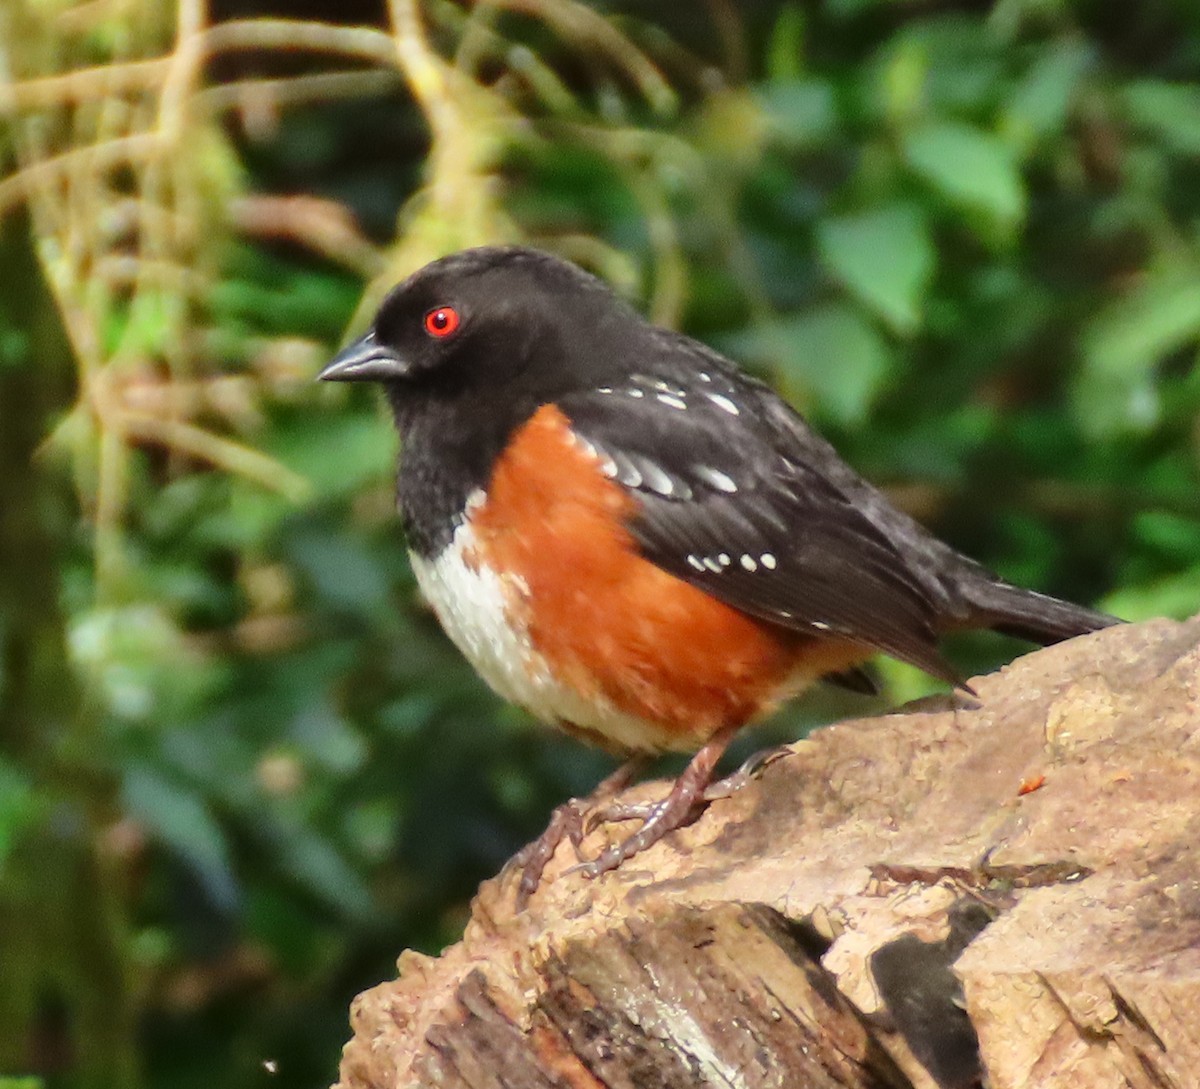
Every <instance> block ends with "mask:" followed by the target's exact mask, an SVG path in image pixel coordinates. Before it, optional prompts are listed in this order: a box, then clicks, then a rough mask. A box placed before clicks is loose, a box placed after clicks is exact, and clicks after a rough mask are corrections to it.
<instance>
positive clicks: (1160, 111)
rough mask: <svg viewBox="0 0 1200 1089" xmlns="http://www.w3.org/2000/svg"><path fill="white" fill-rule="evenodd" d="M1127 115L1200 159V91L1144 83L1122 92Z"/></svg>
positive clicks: (1186, 86) (1191, 86)
mask: <svg viewBox="0 0 1200 1089" xmlns="http://www.w3.org/2000/svg"><path fill="white" fill-rule="evenodd" d="M1121 98H1122V100H1123V102H1124V106H1125V113H1126V116H1127V117H1128V118H1129V120H1130V121H1131V122H1132V123H1133V124H1134V125H1136V126H1138V127H1140V128H1144V129H1147V130H1149V131H1150V132H1153V133H1155V134H1157V135H1158V136H1159V137H1160V138H1161V139H1162V140H1163V142H1164V143H1165V144H1167V146H1168V147H1170V148H1171V149H1172V150H1173V151H1176V152H1179V153H1180V154H1182V155H1200V87H1197V86H1196V85H1195V84H1194V83H1192V84H1182V83H1164V82H1161V81H1159V80H1150V79H1148V80H1142V81H1141V82H1138V83H1131V84H1130V85H1129V86H1128V87H1126V88H1125V89H1124V91H1123V92H1122V95H1121Z"/></svg>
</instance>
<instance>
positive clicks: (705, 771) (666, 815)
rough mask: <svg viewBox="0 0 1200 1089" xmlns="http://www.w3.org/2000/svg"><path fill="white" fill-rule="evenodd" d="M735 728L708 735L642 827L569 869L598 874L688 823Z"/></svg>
mask: <svg viewBox="0 0 1200 1089" xmlns="http://www.w3.org/2000/svg"><path fill="white" fill-rule="evenodd" d="M738 729H739V727H737V726H726V727H725V728H724V729H722V730H720V731H718V732H717V733H716V734H714V735H713V736H712V737H711V738H710V739H709V741H708V743H707V744H706V745H705V746H704V748H702V749H701V750H700V751H699V752H698V753H696V755H695V756H693V757H692V761H691V763H690V764H688V766H687V767H686V768H684V769H683V771H682V772H681V773H680V776H679V778H678V779H676V780H675V785H674V786H673V787H672V788H671V793H670V794H668V795H667V796H666V798H665V799H663V801H661V802H658V803H657V804H656V805H654V806H652V807H651V808H650V810H649V811H648V815H647V816H646V818H645V820H644V821H643V822H642V826H641V828H639V829H638V830H637V831H636V832H635V833H634V834H633V835H632V836H630V837H629V838H628V839H625V840H622V841H620V842H618V843H614V844H613V845H612V846H611V847H609V848H608V849H607V850H605V851H602V852H601V853H600V854H599V855H598V856H597V857H596V858H594V859H592V861H591V862H581V863H580V864H579V865H578V866H572V867H571V869H570V870H569V871H568V872H569V873H582V874H584V875H585V876H587V877H598V876H599V875H600V874H602V873H604V872H605V871H607V870H614V869H616V868H617V867H618V866H619V865H620V864H621V863H622V862H624V861H625V860H626V859H627V858H632V857H633V856H634V855H636V854H637V853H638V852H639V851H644V850H645V849H646V848H647V847H649V846H651V845H652V844H655V843H657V842H658V841H659V840H660V839H662V838H663V836H665V835H666V834H667V833H668V832H673V831H675V829H676V828H680V827H682V826H683V825H685V824H687V822H688V821H689V819H691V817H692V815H693V811H694V810H695V809H696V807H697V806H698V805H701V806H702V805H703V804H704V793H705V790H706V789H707V788H708V786H709V785H710V784H711V783H712V776H713V772H714V771H715V770H716V767H717V762H718V761H719V760H720V759H721V756H722V755H723V754H724V752H725V750H726V749H727V748H728V747H729V742H730V741H731V740H733V735H734V734H735V733H737V731H738ZM618 819H619V818H618Z"/></svg>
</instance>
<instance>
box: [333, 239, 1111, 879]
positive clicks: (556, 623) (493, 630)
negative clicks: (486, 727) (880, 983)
mask: <svg viewBox="0 0 1200 1089" xmlns="http://www.w3.org/2000/svg"><path fill="white" fill-rule="evenodd" d="M829 362H830V365H831V366H835V365H836V361H834V360H831V361H829ZM318 377H319V378H320V379H322V380H324V381H331V382H373V383H378V384H379V385H380V386H382V388H383V391H384V393H385V394H386V398H387V402H388V404H389V405H390V408H391V412H392V415H393V417H394V422H395V425H396V428H397V430H398V432H399V436H400V455H399V468H398V474H397V486H396V490H397V501H398V507H399V513H400V517H401V521H402V522H403V525H404V530H405V535H406V537H407V543H408V549H409V555H410V559H411V563H412V569H413V572H414V574H415V577H416V581H417V584H418V586H419V588H420V590H421V593H422V594H423V596H424V598H425V599H426V600H427V601H428V603H429V604H430V606H431V607H432V609H433V611H434V613H435V614H436V616H437V617H438V619H439V621H440V623H441V625H442V627H443V629H444V630H445V632H446V634H447V635H448V636H449V638H450V639H451V640H452V641H453V642H454V643H455V644H456V645H457V647H458V648H459V650H460V651H461V652H462V654H463V655H464V656H465V657H466V659H467V660H468V661H469V662H470V663H471V665H472V666H473V667H474V668H475V670H476V671H477V672H478V674H479V675H480V676H481V677H482V678H483V680H484V681H486V682H487V684H488V685H490V687H491V688H493V689H494V690H495V691H496V692H497V693H498V694H499V695H500V696H501V697H503V698H504V699H506V700H508V701H510V702H512V703H514V704H517V705H519V706H520V707H523V708H524V709H525V710H527V711H528V712H530V713H531V714H532V715H534V716H535V717H537V718H539V719H542V720H544V721H546V722H548V723H552V724H555V725H557V726H559V727H561V728H563V729H564V730H566V731H567V732H568V733H570V734H573V735H575V736H577V737H580V738H582V739H584V740H586V741H590V742H592V743H595V744H598V745H600V746H601V747H603V748H606V749H608V750H609V751H611V752H614V753H618V754H621V755H624V756H627V757H629V758H630V762H629V763H627V764H626V765H625V766H624V768H622V769H621V770H620V771H618V772H617V773H616V774H615V775H613V776H611V777H610V779H609V780H606V782H605V784H602V785H601V787H600V788H598V790H597V792H596V793H595V794H594V795H593V796H592V799H591V802H590V803H589V802H588V800H586V799H585V800H583V801H582V802H581V801H579V800H575V799H573V800H572V801H571V802H570V803H567V804H566V805H565V806H563V807H560V808H559V809H558V810H556V811H555V813H554V815H553V817H552V819H551V821H550V824H549V826H548V827H547V829H546V832H545V833H544V834H543V835H542V837H540V838H539V839H538V840H535V841H534V843H532V844H530V846H529V847H527V848H526V849H525V851H524V852H521V853H520V854H519V855H518V856H517V863H518V867H519V868H520V870H521V876H520V881H519V896H520V897H521V898H522V899H527V898H528V897H529V896H530V895H531V894H532V893H533V892H534V891H535V890H536V889H537V887H538V884H539V882H540V881H541V878H542V875H543V871H544V869H545V867H546V865H547V864H548V862H549V860H550V858H552V857H553V854H554V852H555V851H556V849H557V847H558V846H559V844H560V842H561V841H562V840H563V839H564V838H567V837H570V838H571V839H572V841H573V842H574V843H575V847H576V853H577V855H578V854H579V844H580V841H581V836H582V830H581V822H582V814H583V812H584V811H585V810H586V807H587V804H595V805H599V803H600V802H601V801H602V800H603V799H604V798H606V797H609V796H611V795H612V794H613V793H614V792H615V790H616V788H617V787H619V786H622V785H624V784H625V783H627V782H628V781H629V780H630V779H631V777H632V775H633V773H634V770H635V769H636V767H637V766H638V760H639V758H641V759H644V758H645V756H646V754H657V753H662V752H667V751H679V752H685V753H692V754H694V755H693V756H692V758H691V761H690V763H689V764H688V765H687V767H686V768H685V769H684V771H683V772H682V773H681V774H680V775H679V777H678V779H677V780H676V781H675V784H674V786H673V787H672V789H671V791H670V793H669V794H668V795H667V796H666V797H665V798H664V799H662V800H661V801H659V802H657V803H654V804H652V805H649V806H642V807H627V808H624V809H623V808H622V807H620V806H618V805H616V804H615V803H611V802H610V803H609V804H608V805H607V806H606V807H603V808H601V809H599V810H597V812H600V813H602V814H605V813H607V814H608V815H609V816H610V817H611V818H612V819H614V820H628V819H631V818H636V819H637V820H639V821H640V824H639V825H638V827H637V830H636V831H635V832H633V833H632V834H631V835H628V836H626V837H624V838H618V839H617V840H616V841H615V842H613V843H612V844H611V845H610V846H609V847H607V848H606V849H605V850H603V851H602V852H601V853H600V854H599V855H598V856H597V857H595V858H593V859H590V860H586V859H581V861H580V864H579V865H578V866H577V867H575V868H576V869H580V870H582V871H583V872H584V873H585V874H587V875H588V876H593V877H594V876H597V875H598V874H600V873H603V872H605V871H607V870H611V869H613V868H615V867H617V866H619V865H620V864H622V863H623V862H625V861H626V860H627V859H628V858H630V857H632V856H634V855H636V854H637V853H639V852H640V851H643V850H645V849H646V848H648V847H649V846H650V845H652V844H653V843H656V842H657V841H658V840H660V839H661V838H662V837H663V836H665V835H667V834H668V833H669V832H671V831H673V830H675V829H677V828H679V827H681V826H682V825H684V824H686V823H688V822H689V821H691V820H692V819H694V818H695V817H696V815H697V812H698V811H699V809H700V808H701V807H702V806H703V804H704V802H705V800H706V799H709V798H710V797H711V796H712V795H713V793H714V792H715V793H717V794H719V793H720V791H719V790H718V789H716V787H715V786H714V784H713V778H714V774H715V770H716V767H717V764H718V761H719V759H720V757H721V756H722V754H723V753H724V751H725V749H726V747H727V746H728V745H729V743H730V741H731V739H732V738H733V737H734V735H735V734H737V733H738V731H740V730H741V729H742V728H743V727H744V726H746V725H747V724H749V723H752V722H753V721H755V720H756V719H759V718H761V717H762V716H763V715H765V714H767V713H768V712H770V711H771V710H773V709H774V708H776V707H777V706H779V705H780V704H781V703H782V702H783V701H785V700H788V699H791V698H792V697H794V696H796V695H799V694H800V693H801V692H802V691H804V690H805V689H806V688H808V687H809V686H811V685H812V684H814V683H815V682H817V681H819V680H821V679H822V678H833V679H834V680H835V681H838V682H840V683H842V684H844V685H847V686H850V687H859V688H862V687H866V686H867V684H868V679H867V676H866V674H864V672H863V670H862V666H863V664H864V663H865V662H866V661H867V660H868V659H870V658H872V657H873V656H875V655H878V654H884V655H889V656H891V657H893V658H897V659H899V660H901V661H903V662H908V663H911V664H912V665H914V666H917V667H918V668H920V669H921V670H924V671H925V672H926V673H928V674H931V675H932V676H933V677H935V678H938V679H940V680H942V681H945V682H947V683H949V684H950V685H952V686H959V687H965V683H964V681H963V679H962V678H961V677H960V676H959V675H958V673H957V671H956V670H955V669H954V668H953V666H952V665H951V664H950V663H949V662H948V661H947V660H946V659H945V658H944V657H943V655H942V653H941V651H940V650H939V647H938V640H939V637H940V636H942V635H943V634H944V633H946V632H949V631H953V630H960V629H993V630H996V631H1000V632H1004V633H1007V634H1011V635H1016V636H1019V637H1022V638H1025V639H1028V640H1031V641H1034V642H1038V643H1042V644H1047V643H1052V642H1057V641H1059V640H1063V639H1067V638H1071V637H1073V636H1076V635H1081V634H1083V633H1086V632H1090V631H1094V630H1096V629H1099V628H1103V627H1107V626H1109V625H1111V624H1113V623H1117V622H1118V621H1117V620H1116V619H1115V618H1114V617H1111V616H1108V615H1107V614H1104V613H1101V612H1097V611H1095V610H1092V609H1089V608H1084V607H1082V606H1078V605H1074V604H1070V603H1068V602H1064V601H1061V600H1058V599H1056V598H1054V597H1051V596H1049V595H1046V594H1043V593H1038V592H1035V591H1032V590H1027V589H1023V588H1021V587H1018V586H1016V585H1013V584H1011V583H1009V582H1007V581H1005V580H1003V579H1001V578H1000V577H998V576H997V575H995V574H993V573H992V572H991V571H989V570H987V569H986V568H985V567H983V566H982V565H980V564H979V563H977V562H975V561H974V560H972V559H969V558H968V557H966V556H964V555H962V554H960V553H959V552H957V551H955V550H954V549H953V548H952V547H951V546H950V545H948V544H946V543H944V542H942V541H941V540H939V539H938V538H936V537H935V536H933V535H932V534H931V533H930V532H929V531H927V530H925V529H924V528H922V527H921V526H920V525H919V524H918V523H917V522H916V521H915V520H913V519H912V518H911V517H909V516H908V515H907V514H905V513H904V512H902V511H901V510H899V509H898V508H897V507H895V506H894V505H893V504H892V503H891V502H890V501H889V500H888V498H887V497H886V496H885V495H884V494H883V493H882V492H881V491H880V490H878V489H877V488H875V487H874V486H872V485H871V484H870V483H868V482H867V481H866V480H864V479H863V478H862V477H860V476H859V475H858V474H857V473H856V472H855V471H854V470H853V469H852V468H851V467H850V466H849V465H847V464H846V463H845V462H844V461H843V460H842V459H841V458H840V457H839V455H838V454H837V452H836V451H835V450H834V448H833V447H832V446H831V445H830V444H829V443H828V442H827V441H826V440H825V439H823V438H822V437H820V436H819V435H818V434H817V433H816V432H815V431H814V430H813V429H812V428H811V427H810V426H809V425H808V423H807V422H806V421H805V420H804V419H803V418H802V417H801V416H800V415H799V413H797V412H796V411H795V410H794V409H793V408H792V407H791V406H789V405H788V404H787V403H786V402H785V401H784V400H783V399H782V398H781V397H780V396H779V395H778V394H777V393H776V392H775V391H773V390H772V389H771V388H770V387H769V386H768V385H767V384H765V383H764V382H762V381H759V380H758V379H756V378H754V377H752V376H750V375H749V374H747V373H746V372H745V371H743V370H742V369H740V368H739V367H738V366H737V365H736V364H735V363H734V362H732V361H731V360H729V359H728V358H726V357H725V356H724V355H722V354H720V353H719V352H717V351H715V350H714V349H713V348H710V347H708V346H707V345H705V344H703V343H701V342H700V341H697V340H694V339H692V338H690V337H688V336H686V335H684V334H682V333H679V332H676V331H674V330H671V329H668V328H664V327H661V326H658V325H655V324H653V323H652V322H650V321H649V320H647V319H646V318H644V317H643V316H642V315H641V314H640V313H639V312H638V311H637V310H636V309H635V308H634V307H633V306H632V305H630V304H629V303H628V302H626V301H625V300H624V299H622V298H621V297H620V296H618V295H617V294H616V293H615V292H614V291H613V290H612V289H611V288H609V287H608V286H607V285H606V284H605V283H604V282H603V281H602V280H600V279H599V278H597V277H596V276H594V275H592V274H590V273H589V272H587V271H585V270H583V269H582V268H579V267H578V266H576V265H574V264H572V263H571V262H568V261H566V260H564V259H562V258H559V257H557V256H555V255H552V254H550V253H547V252H543V251H541V250H538V249H535V248H531V247H527V246H517V245H513V246H484V247H478V248H473V249H467V250H463V251H461V252H458V253H454V254H451V255H449V256H446V257H443V258H440V259H438V260H435V261H433V262H432V263H430V264H428V265H425V266H424V267H423V268H421V269H419V270H418V271H416V272H415V273H413V274H412V275H411V276H409V277H408V278H407V279H405V280H404V281H402V282H401V283H400V284H398V285H397V286H396V287H395V288H393V289H392V290H391V292H390V293H389V294H388V295H387V296H386V297H385V298H384V300H383V302H382V304H381V305H380V307H379V309H378V311H377V313H376V314H375V317H374V319H373V321H372V323H371V325H370V327H369V328H368V330H367V331H366V333H365V334H364V335H363V336H361V337H360V338H359V339H357V340H355V341H354V342H353V343H351V344H350V345H349V346H348V347H346V348H345V349H344V350H343V351H341V352H340V353H339V354H338V355H337V356H336V357H335V358H334V359H333V360H332V361H331V362H330V363H328V365H327V366H325V367H324V369H323V370H322V371H321V372H320V374H319V376H318ZM590 823H591V822H589V827H590Z"/></svg>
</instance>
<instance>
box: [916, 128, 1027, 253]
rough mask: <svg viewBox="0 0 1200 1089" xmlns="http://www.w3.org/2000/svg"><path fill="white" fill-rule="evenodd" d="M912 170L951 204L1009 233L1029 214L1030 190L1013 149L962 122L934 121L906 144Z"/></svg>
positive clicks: (996, 138) (994, 137)
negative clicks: (1023, 181)
mask: <svg viewBox="0 0 1200 1089" xmlns="http://www.w3.org/2000/svg"><path fill="white" fill-rule="evenodd" d="M904 157H905V160H906V161H907V162H908V165H909V166H910V167H911V168H912V170H913V171H914V172H915V173H917V174H919V175H920V176H921V177H922V178H924V179H925V181H926V182H928V183H929V184H930V185H932V186H933V187H934V188H935V189H936V190H938V191H939V192H940V193H941V194H942V195H943V196H944V197H946V199H947V200H949V201H950V202H951V203H952V204H955V205H957V206H959V207H961V208H964V209H966V210H968V211H973V212H980V213H983V214H984V215H986V216H987V217H989V218H990V219H991V220H992V221H993V222H994V223H995V224H996V226H998V227H1000V228H1001V229H1002V230H1004V231H1006V232H1011V231H1013V230H1015V229H1016V228H1017V227H1018V226H1019V225H1020V223H1021V221H1022V219H1023V218H1024V215H1025V187H1024V184H1023V183H1022V181H1021V175H1020V173H1019V172H1018V170H1017V166H1016V162H1015V161H1014V157H1013V153H1012V151H1011V149H1010V148H1009V147H1008V146H1007V145H1006V144H1005V143H1004V142H1003V141H1002V140H1000V139H999V138H998V137H996V136H995V135H993V134H992V133H990V132H985V131H984V130H982V129H979V128H975V127H974V126H973V125H967V124H964V123H962V122H960V121H941V122H932V123H930V124H926V125H922V126H921V127H920V128H917V129H914V130H913V131H912V132H911V133H909V134H908V136H907V137H906V138H905V140H904Z"/></svg>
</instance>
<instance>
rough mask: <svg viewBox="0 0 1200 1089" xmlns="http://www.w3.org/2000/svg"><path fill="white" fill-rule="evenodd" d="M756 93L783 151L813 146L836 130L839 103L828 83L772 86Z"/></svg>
mask: <svg viewBox="0 0 1200 1089" xmlns="http://www.w3.org/2000/svg"><path fill="white" fill-rule="evenodd" d="M756 94H757V97H758V100H759V102H760V104H761V106H762V110H763V113H764V115H765V116H766V119H767V124H768V126H769V127H770V130H771V132H772V133H773V134H774V135H775V137H776V139H777V140H778V142H779V143H780V144H781V145H782V146H783V147H784V148H787V149H790V150H793V151H795V150H799V149H803V148H806V147H811V146H812V145H814V144H818V143H820V142H821V141H822V140H824V139H825V138H826V137H827V136H828V135H829V134H830V133H831V132H833V131H834V130H835V129H836V128H837V124H838V112H837V103H836V101H835V100H834V96H833V88H832V87H831V86H830V85H829V83H827V82H826V81H825V80H820V79H792V80H786V81H784V82H779V83H771V84H768V85H767V86H765V87H761V88H759V89H758V91H757V92H756Z"/></svg>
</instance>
